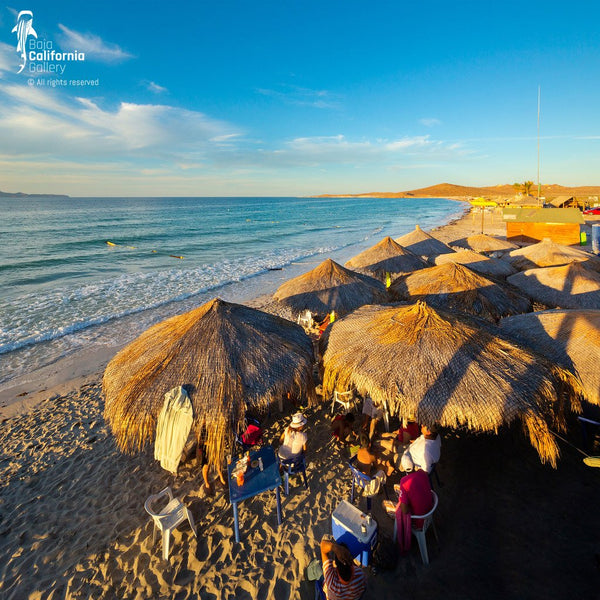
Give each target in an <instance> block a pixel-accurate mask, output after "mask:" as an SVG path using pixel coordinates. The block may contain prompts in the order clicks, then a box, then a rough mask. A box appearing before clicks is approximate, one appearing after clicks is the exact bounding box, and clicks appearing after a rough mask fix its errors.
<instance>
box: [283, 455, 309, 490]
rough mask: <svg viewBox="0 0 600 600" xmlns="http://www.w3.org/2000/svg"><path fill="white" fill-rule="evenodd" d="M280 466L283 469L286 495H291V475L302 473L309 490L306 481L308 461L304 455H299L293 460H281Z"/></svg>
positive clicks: (306, 485) (305, 485) (306, 486)
mask: <svg viewBox="0 0 600 600" xmlns="http://www.w3.org/2000/svg"><path fill="white" fill-rule="evenodd" d="M279 464H280V465H281V467H282V468H283V485H284V490H285V492H284V493H285V495H286V496H288V495H289V493H290V475H297V474H298V473H302V478H303V479H304V487H305V488H306V489H308V481H307V479H306V459H305V458H304V454H299V455H298V456H294V457H293V458H286V459H281V458H280V459H279Z"/></svg>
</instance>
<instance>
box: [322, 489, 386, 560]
mask: <svg viewBox="0 0 600 600" xmlns="http://www.w3.org/2000/svg"><path fill="white" fill-rule="evenodd" d="M363 523H364V524H365V526H366V533H362V531H361V525H362V524H363ZM331 532H332V534H333V538H334V539H335V541H336V542H338V543H340V544H341V543H344V544H346V546H348V549H349V550H350V552H351V553H352V556H354V558H356V559H357V560H358V561H359V562H360V563H361V564H362V565H363V567H366V566H367V565H368V564H369V558H370V556H371V552H372V551H373V548H374V547H375V544H376V543H377V521H375V519H370V522H369V519H368V517H367V515H365V513H363V512H361V511H360V510H359V509H358V508H356V506H354V505H352V504H350V502H347V501H346V500H342V501H341V502H340V503H339V504H338V506H337V508H336V509H335V510H334V511H333V514H332V515H331Z"/></svg>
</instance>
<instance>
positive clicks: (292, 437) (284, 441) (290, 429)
mask: <svg viewBox="0 0 600 600" xmlns="http://www.w3.org/2000/svg"><path fill="white" fill-rule="evenodd" d="M305 425H306V417H305V416H304V415H303V414H302V413H296V414H295V415H294V416H293V417H292V421H291V422H290V424H289V425H288V426H287V427H286V428H285V431H284V432H283V433H282V434H281V437H280V438H279V444H280V446H279V452H278V454H279V458H281V459H282V460H289V459H290V458H295V457H297V456H300V455H301V454H303V453H304V452H306V442H307V441H308V436H307V435H306V433H305V432H304V426H305Z"/></svg>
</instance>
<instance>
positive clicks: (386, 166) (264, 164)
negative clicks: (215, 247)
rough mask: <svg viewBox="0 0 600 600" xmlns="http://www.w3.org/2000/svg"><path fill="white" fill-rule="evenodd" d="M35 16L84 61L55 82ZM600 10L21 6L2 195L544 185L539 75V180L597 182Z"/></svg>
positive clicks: (4, 83) (2, 45)
mask: <svg viewBox="0 0 600 600" xmlns="http://www.w3.org/2000/svg"><path fill="white" fill-rule="evenodd" d="M25 10H29V11H31V12H32V13H33V20H32V23H31V24H32V26H33V28H34V30H35V32H36V33H37V40H38V42H42V43H44V44H45V45H46V47H48V46H49V45H51V46H52V48H53V49H54V50H55V51H58V52H68V51H75V50H78V51H80V52H84V53H85V60H84V61H79V62H66V63H65V62H62V63H60V61H58V62H57V61H54V62H55V63H56V64H58V63H60V64H61V65H62V66H64V68H65V71H64V73H62V74H60V75H57V74H56V73H52V72H50V71H49V69H50V68H53V66H52V65H51V66H50V67H48V65H44V61H41V62H40V61H37V62H36V60H31V59H30V58H28V62H27V63H26V65H25V68H24V71H23V72H22V73H17V71H18V70H19V66H20V64H21V63H22V60H21V56H20V54H19V53H18V52H17V50H16V45H17V35H16V34H15V33H13V32H12V29H13V27H14V26H15V24H16V22H17V17H18V15H19V13H20V12H21V11H25ZM599 17H600V8H598V7H597V4H596V3H595V2H591V1H586V2H581V1H574V2H570V3H565V2H554V1H546V2H527V1H526V0H523V1H522V2H513V1H512V0H507V1H504V2H501V3H495V4H492V3H484V2H480V1H478V2H470V1H469V2H466V1H465V2H460V1H458V2H453V3H452V2H447V1H443V2H442V1H422V2H412V1H411V2H408V1H407V0H404V1H402V2H401V1H400V0H394V1H389V2H381V1H376V0H374V1H373V2H371V3H366V2H364V1H360V2H358V1H353V0H346V1H345V2H338V1H327V0H321V1H320V2H314V1H312V0H278V1H276V2H275V1H273V2H271V1H259V0H257V1H255V2H250V1H248V0H219V1H218V2H217V1H212V2H204V1H198V2H185V1H180V2H179V3H177V4H167V3H166V2H152V1H145V2H141V1H139V2H138V1H132V2H128V1H121V2H112V1H110V0H107V1H103V2H96V1H87V2H68V1H65V2H61V1H59V0H55V1H53V2H48V1H43V2H27V3H26V4H22V5H20V4H19V5H17V4H11V5H6V6H3V7H1V8H0V190H4V191H24V192H29V193H44V192H47V193H66V194H70V195H73V196H77V195H82V196H148V195H152V196H211V195H217V196H224V195H249V196H253V195H255V196H261V195H265V196H269V195H275V196H279V195H282V196H283V195H290V196H295V195H309V194H318V193H345V192H349V193H360V192H369V191H401V190H409V189H414V188H417V187H422V186H426V185H431V184H435V183H441V182H451V183H458V184H462V185H495V184H500V183H512V182H514V181H523V180H525V179H531V180H536V177H537V139H536V137H537V94H538V86H540V88H541V181H542V183H560V184H563V185H591V184H600V180H599V178H598V171H599V168H598V167H599V165H600V111H599V109H598V106H599V105H600V43H599V40H600V33H599V31H600V29H599V23H600V18H599ZM33 39H34V38H33V37H32V36H29V38H28V43H30V42H31V40H33ZM46 62H47V63H48V62H52V61H46ZM32 65H34V68H35V69H41V71H33V72H32V71H30V70H29V69H30V68H31V67H32ZM54 66H55V65H54ZM57 79H58V80H62V81H64V82H66V84H67V85H62V86H60V87H50V86H51V85H52V81H53V80H57ZM75 81H78V82H83V83H84V85H74V84H73V83H72V82H75ZM89 81H93V82H97V85H89ZM42 82H44V83H45V85H42Z"/></svg>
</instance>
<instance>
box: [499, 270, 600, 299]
mask: <svg viewBox="0 0 600 600" xmlns="http://www.w3.org/2000/svg"><path fill="white" fill-rule="evenodd" d="M507 281H508V282H509V283H510V284H511V285H514V286H515V287H517V288H519V289H520V290H521V291H522V292H523V293H524V294H526V295H527V296H529V298H531V299H532V300H534V301H536V302H540V303H541V304H544V305H545V306H548V307H551V308H600V273H597V272H596V271H590V270H588V269H586V268H585V267H584V266H583V264H582V263H579V262H574V263H571V264H569V265H563V266H561V267H546V268H543V269H529V270H527V271H523V272H522V273H516V274H515V275H511V276H510V277H509V278H508V279H507Z"/></svg>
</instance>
